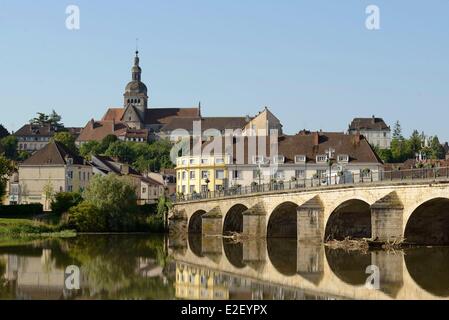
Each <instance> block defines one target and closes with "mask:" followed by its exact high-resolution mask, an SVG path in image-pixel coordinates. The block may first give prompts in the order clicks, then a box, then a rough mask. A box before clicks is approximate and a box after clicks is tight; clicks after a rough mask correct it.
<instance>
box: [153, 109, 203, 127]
mask: <svg viewBox="0 0 449 320" xmlns="http://www.w3.org/2000/svg"><path fill="white" fill-rule="evenodd" d="M199 116H200V109H199V108H148V109H147V112H146V114H145V124H148V125H151V124H162V125H164V124H167V123H169V122H170V121H171V120H172V119H173V118H176V117H187V118H194V117H199Z"/></svg>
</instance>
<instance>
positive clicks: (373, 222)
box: [169, 179, 449, 244]
mask: <svg viewBox="0 0 449 320" xmlns="http://www.w3.org/2000/svg"><path fill="white" fill-rule="evenodd" d="M448 213H449V180H446V179H444V180H439V181H408V182H391V183H389V184H387V183H377V184H376V183H374V184H363V185H343V186H329V187H320V188H316V189H307V190H289V191H273V192H267V193H255V194H248V195H243V196H232V197H226V198H214V199H203V200H196V201H189V202H178V203H176V204H175V206H174V208H173V210H172V212H171V213H170V216H169V226H170V232H171V233H172V234H176V233H181V234H183V233H184V234H185V233H191V234H202V235H204V236H210V235H222V234H230V233H234V232H237V233H243V234H245V235H248V236H251V237H257V238H266V237H283V238H297V240H299V241H303V240H304V241H313V242H322V241H324V240H328V239H338V240H340V239H344V238H345V237H352V238H371V239H373V240H377V241H381V242H385V241H392V240H394V239H402V238H406V240H407V242H409V243H415V244H449V214H448Z"/></svg>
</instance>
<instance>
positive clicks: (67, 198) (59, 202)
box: [51, 192, 83, 215]
mask: <svg viewBox="0 0 449 320" xmlns="http://www.w3.org/2000/svg"><path fill="white" fill-rule="evenodd" d="M82 200H83V198H82V197H81V194H80V193H78V192H60V193H57V194H56V195H55V196H54V198H53V201H52V202H51V210H52V211H53V213H54V214H57V215H61V214H63V213H66V212H68V211H69V209H70V208H72V207H75V206H77V205H78V204H80V203H81V201H82Z"/></svg>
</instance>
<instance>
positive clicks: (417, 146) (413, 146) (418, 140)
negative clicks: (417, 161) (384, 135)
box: [408, 130, 424, 154]
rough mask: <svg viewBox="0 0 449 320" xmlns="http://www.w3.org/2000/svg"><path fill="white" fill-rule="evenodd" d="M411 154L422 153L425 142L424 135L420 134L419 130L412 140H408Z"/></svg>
mask: <svg viewBox="0 0 449 320" xmlns="http://www.w3.org/2000/svg"><path fill="white" fill-rule="evenodd" d="M408 144H409V148H410V152H411V153H412V154H417V153H419V152H420V151H421V149H422V147H423V144H424V141H423V140H422V135H420V134H419V132H418V130H414V131H413V133H412V135H411V136H410V139H409V140H408Z"/></svg>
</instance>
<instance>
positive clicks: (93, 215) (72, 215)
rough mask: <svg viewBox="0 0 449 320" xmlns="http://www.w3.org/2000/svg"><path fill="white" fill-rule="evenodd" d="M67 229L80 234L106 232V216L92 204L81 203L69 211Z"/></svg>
mask: <svg viewBox="0 0 449 320" xmlns="http://www.w3.org/2000/svg"><path fill="white" fill-rule="evenodd" d="M67 224H68V227H70V228H75V229H76V230H78V231H80V232H105V231H108V223H107V215H106V214H105V212H102V211H101V210H100V209H98V207H97V206H95V205H93V204H92V203H88V202H82V203H80V204H78V205H77V206H75V207H72V208H70V209H69V216H68V222H67Z"/></svg>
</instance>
